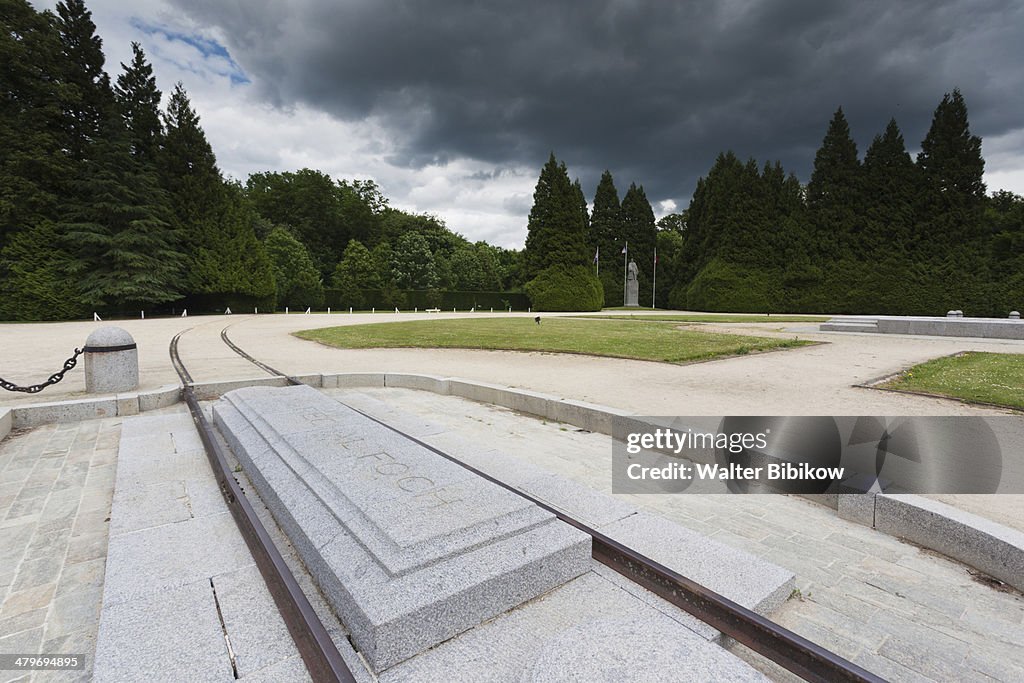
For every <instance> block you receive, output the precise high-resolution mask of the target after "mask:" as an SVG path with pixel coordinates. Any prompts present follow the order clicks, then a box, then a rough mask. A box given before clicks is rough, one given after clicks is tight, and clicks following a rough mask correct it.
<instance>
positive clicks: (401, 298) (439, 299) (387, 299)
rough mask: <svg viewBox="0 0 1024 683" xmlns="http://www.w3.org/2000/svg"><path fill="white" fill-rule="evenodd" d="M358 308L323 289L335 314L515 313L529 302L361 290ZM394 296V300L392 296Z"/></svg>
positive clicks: (510, 295)
mask: <svg viewBox="0 0 1024 683" xmlns="http://www.w3.org/2000/svg"><path fill="white" fill-rule="evenodd" d="M359 293H360V294H361V295H362V304H361V305H355V306H353V304H352V302H351V300H348V299H346V297H345V292H344V291H343V290H340V289H325V290H324V299H325V305H326V306H329V307H330V308H333V309H335V310H338V311H341V310H348V308H349V306H352V307H353V308H356V309H362V310H369V309H371V308H375V309H377V310H390V309H392V308H395V306H396V305H397V306H398V308H399V309H401V310H406V311H407V310H412V309H414V308H418V309H419V310H421V311H422V310H424V309H426V308H440V309H441V310H445V311H450V310H451V309H453V308H454V309H457V310H459V311H468V310H469V309H471V308H476V309H478V310H489V309H491V308H493V309H495V310H503V309H506V308H508V307H509V306H511V307H512V310H515V311H525V310H526V309H527V308H529V306H530V300H529V298H527V296H526V294H524V293H523V292H460V291H449V290H436V289H435V290H422V289H402V290H391V291H388V290H381V289H361V290H359ZM396 295H397V296H396Z"/></svg>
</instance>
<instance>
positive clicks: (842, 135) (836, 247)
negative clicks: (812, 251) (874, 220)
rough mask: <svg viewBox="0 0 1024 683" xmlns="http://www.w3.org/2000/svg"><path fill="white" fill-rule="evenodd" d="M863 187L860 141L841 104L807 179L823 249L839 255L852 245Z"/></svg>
mask: <svg viewBox="0 0 1024 683" xmlns="http://www.w3.org/2000/svg"><path fill="white" fill-rule="evenodd" d="M861 189H862V188H861V168H860V161H858V159H857V143H855V142H854V141H853V138H852V137H851V136H850V126H849V124H848V123H847V122H846V117H845V116H844V115H843V108H842V107H840V108H839V109H837V110H836V113H835V114H834V115H833V117H832V120H831V121H830V122H829V126H828V132H826V133H825V138H824V140H822V143H821V147H820V148H818V152H817V154H815V156H814V170H813V171H812V172H811V180H810V182H809V183H807V206H808V208H809V209H810V211H811V221H812V223H813V227H814V231H815V236H816V237H817V240H816V241H817V243H818V246H819V249H820V251H821V253H823V254H828V255H829V256H830V257H832V258H838V257H839V255H840V254H843V253H849V252H850V251H851V249H852V248H853V244H854V242H855V235H856V234H857V232H858V231H859V228H860V225H859V218H858V215H859V212H860V209H861V201H862V194H861Z"/></svg>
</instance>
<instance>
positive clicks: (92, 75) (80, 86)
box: [57, 0, 113, 161]
mask: <svg viewBox="0 0 1024 683" xmlns="http://www.w3.org/2000/svg"><path fill="white" fill-rule="evenodd" d="M57 15H58V19H57V30H58V32H59V34H60V40H61V46H62V51H63V55H64V60H63V67H64V70H63V73H62V77H63V79H64V83H65V84H66V86H67V97H66V99H65V103H66V110H65V125H66V129H67V132H68V142H69V151H70V155H71V158H72V159H75V160H78V161H81V160H83V159H86V158H88V157H89V148H90V146H91V145H92V144H93V143H94V142H96V141H97V140H98V138H99V137H100V129H101V128H102V127H103V125H104V122H105V121H106V118H107V116H109V115H110V113H111V111H112V108H113V93H112V92H111V89H110V77H109V76H107V74H106V72H105V71H104V70H103V64H104V61H105V60H104V57H103V41H102V40H101V39H100V37H99V36H98V35H97V34H96V24H94V23H93V21H92V12H90V11H89V10H88V9H86V7H85V3H84V2H83V0H62V1H61V2H58V3H57Z"/></svg>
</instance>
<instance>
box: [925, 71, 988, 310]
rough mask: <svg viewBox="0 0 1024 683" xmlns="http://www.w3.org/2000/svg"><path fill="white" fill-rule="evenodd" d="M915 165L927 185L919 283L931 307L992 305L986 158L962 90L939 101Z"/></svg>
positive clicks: (968, 307)
mask: <svg viewBox="0 0 1024 683" xmlns="http://www.w3.org/2000/svg"><path fill="white" fill-rule="evenodd" d="M917 166H918V168H919V169H920V173H921V181H922V187H923V192H922V201H921V202H920V206H921V209H920V212H919V214H918V219H917V224H918V230H919V238H918V241H919V243H920V248H919V254H918V259H919V261H920V262H921V263H927V264H928V265H927V270H928V278H927V280H926V282H925V283H924V284H923V285H922V287H921V288H922V289H924V290H925V291H926V292H928V293H927V294H926V298H927V299H928V300H930V301H931V302H933V306H934V308H932V311H931V312H933V313H935V314H938V313H940V312H941V311H942V310H948V309H950V308H956V309H961V310H964V311H967V312H968V315H971V314H976V313H977V312H980V311H987V310H990V308H991V306H992V303H991V302H992V299H993V292H992V290H991V286H990V277H991V276H990V271H991V266H992V263H991V240H992V233H991V230H990V229H989V228H988V226H986V225H985V222H984V219H985V213H984V209H985V206H984V200H985V183H984V182H983V181H982V176H983V174H984V171H985V160H984V159H983V158H982V156H981V138H979V137H978V136H976V135H972V134H971V130H970V125H969V123H968V121H967V105H966V103H965V102H964V98H963V96H962V95H961V94H960V91H959V90H954V91H953V93H952V94H949V93H947V94H946V95H945V96H944V97H943V98H942V101H941V102H940V103H939V105H938V107H936V109H935V114H934V116H933V118H932V125H931V128H929V130H928V134H927V135H926V136H925V138H924V140H923V141H922V142H921V152H920V153H919V154H918V156H917Z"/></svg>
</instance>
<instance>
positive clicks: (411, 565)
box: [213, 386, 590, 672]
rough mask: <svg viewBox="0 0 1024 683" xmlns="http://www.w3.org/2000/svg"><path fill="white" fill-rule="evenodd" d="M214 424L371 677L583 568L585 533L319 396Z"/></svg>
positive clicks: (222, 406)
mask: <svg viewBox="0 0 1024 683" xmlns="http://www.w3.org/2000/svg"><path fill="white" fill-rule="evenodd" d="M213 415H214V422H215V424H216V425H217V427H218V428H219V429H220V431H221V433H222V434H223V435H224V437H225V439H226V441H227V442H228V444H229V445H230V446H231V448H232V449H233V451H234V453H235V455H236V456H237V457H238V459H239V461H240V462H241V463H242V465H243V467H244V468H245V470H246V472H247V474H248V475H249V477H250V479H251V480H252V482H253V485H254V486H255V487H256V489H257V490H258V492H259V494H260V496H261V497H262V499H263V501H264V503H266V505H267V506H268V507H269V509H270V510H271V512H272V513H273V515H274V517H275V519H276V520H277V522H278V524H279V525H280V526H281V527H282V529H283V530H284V531H285V533H286V534H287V535H288V537H289V540H290V541H291V542H292V543H293V545H294V546H295V548H296V550H297V551H298V553H299V555H300V556H301V557H302V559H303V561H304V562H305V564H306V566H307V568H308V569H309V570H310V573H311V574H312V575H313V577H314V579H315V580H316V581H317V583H318V585H319V586H320V589H321V591H322V592H323V593H324V594H325V596H326V598H327V599H328V601H329V602H330V603H331V605H332V607H333V608H334V610H335V612H336V614H337V615H338V616H339V618H340V619H341V620H342V621H343V622H345V625H346V626H347V627H348V628H349V630H350V631H351V633H352V639H353V641H354V642H355V644H356V646H357V647H358V648H359V650H360V652H361V653H362V654H363V656H364V657H366V659H367V661H368V662H369V663H370V665H371V666H372V667H373V669H374V670H375V671H377V672H381V671H383V670H385V669H387V668H389V667H392V666H394V665H395V664H397V663H399V662H401V661H403V660H405V659H408V658H409V657H412V656H414V655H416V654H417V653H419V652H421V651H423V650H426V649H428V648H431V647H433V646H435V645H437V644H438V643H440V642H442V641H445V640H447V639H449V638H451V637H453V636H455V635H457V634H459V633H461V632H463V631H465V630H467V629H470V628H472V627H474V626H476V625H477V624H480V623H482V622H484V621H486V620H488V619H491V618H493V617H495V616H497V615H499V614H502V613H503V612H505V611H507V610H510V609H512V608H514V607H516V606H518V605H520V604H522V603H524V602H526V601H528V600H531V599H533V598H535V597H537V596H539V595H541V594H543V593H545V592H547V591H549V590H551V589H553V588H555V587H557V586H559V585H562V584H564V583H565V582H567V581H569V580H571V579H573V578H575V577H577V576H579V575H581V574H583V573H584V572H586V571H588V569H589V567H590V538H589V536H587V535H586V534H583V533H582V532H579V531H577V530H576V529H573V528H572V527H570V526H569V525H567V524H564V523H562V522H560V521H558V520H557V519H556V518H555V517H554V515H552V514H551V513H548V512H546V511H544V510H542V509H541V508H539V507H538V506H536V505H534V504H532V503H530V502H528V501H526V500H525V499H523V498H521V497H520V496H517V495H515V494H514V493H511V492H509V491H506V490H504V489H502V488H501V487H499V486H496V485H494V484H491V483H489V482H487V481H486V480H484V479H482V478H480V477H479V476H477V475H474V474H472V473H471V472H469V471H467V470H465V469H464V468H462V467H459V466H458V465H456V464H454V463H451V462H449V461H448V460H445V459H444V458H442V457H441V456H439V455H437V454H436V453H433V452H432V451H430V450H429V449H427V448H424V447H423V446H420V445H418V444H416V443H415V442H413V441H410V440H409V439H406V438H405V437H402V436H400V435H397V434H395V433H394V432H391V431H390V430H387V429H386V428H383V427H381V426H380V425H379V424H377V423H375V422H373V421H372V420H370V419H369V418H367V417H365V416H363V415H360V414H359V413H357V412H356V411H354V410H352V409H351V408H348V407H346V406H343V405H341V404H340V403H338V402H337V401H334V400H331V399H330V398H328V397H327V396H325V395H323V394H322V393H320V392H319V391H317V390H315V389H312V388H310V387H307V386H294V387H285V388H270V387H252V388H246V389H239V390H236V391H232V392H230V393H228V394H226V395H225V396H224V397H223V398H222V399H221V400H220V401H219V402H218V403H217V404H216V405H215V406H214V409H213Z"/></svg>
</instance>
